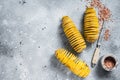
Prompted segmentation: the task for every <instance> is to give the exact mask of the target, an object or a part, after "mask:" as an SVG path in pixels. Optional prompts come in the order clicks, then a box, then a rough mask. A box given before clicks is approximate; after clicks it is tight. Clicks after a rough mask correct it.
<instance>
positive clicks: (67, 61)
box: [55, 49, 90, 78]
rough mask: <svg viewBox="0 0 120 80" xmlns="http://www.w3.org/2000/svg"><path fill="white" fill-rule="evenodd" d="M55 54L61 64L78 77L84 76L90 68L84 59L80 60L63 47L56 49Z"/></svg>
mask: <svg viewBox="0 0 120 80" xmlns="http://www.w3.org/2000/svg"><path fill="white" fill-rule="evenodd" d="M55 56H56V58H57V59H58V60H59V61H60V62H61V63H62V64H64V65H65V66H66V67H68V68H69V69H70V70H71V71H72V72H73V73H74V74H76V75H77V76H79V77H82V78H85V77H87V76H88V74H89V73H90V68H89V67H88V65H87V64H86V63H85V62H84V61H82V60H80V59H79V58H77V57H76V56H75V55H73V54H72V53H70V52H68V51H67V50H65V49H58V50H56V51H55Z"/></svg>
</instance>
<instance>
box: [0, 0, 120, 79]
mask: <svg viewBox="0 0 120 80" xmlns="http://www.w3.org/2000/svg"><path fill="white" fill-rule="evenodd" d="M102 1H103V3H104V4H105V5H106V6H107V7H108V8H109V9H110V10H111V12H112V19H113V22H111V21H110V22H106V24H105V28H108V29H110V33H111V36H110V39H109V41H105V40H104V39H103V38H102V46H101V54H100V56H103V55H104V54H106V53H112V54H114V55H116V56H117V57H118V59H119V60H120V50H119V49H120V42H119V41H120V34H119V33H120V23H119V22H120V14H119V12H120V6H119V5H120V0H102ZM25 2H26V3H24V4H23V3H22V0H0V80H83V79H82V78H78V77H77V76H75V75H73V74H72V73H71V72H70V71H69V70H68V69H67V68H65V67H64V66H63V65H61V64H60V63H59V62H58V60H56V58H55V57H54V51H55V50H56V49H58V48H61V47H63V48H69V47H68V45H69V44H68V42H67V40H66V38H65V36H64V33H63V31H62V29H61V26H60V24H61V18H62V16H64V15H69V16H70V17H71V18H72V19H73V20H74V22H75V24H76V25H77V27H78V29H79V30H80V31H82V20H83V13H84V11H85V8H86V7H85V6H86V4H87V3H86V2H85V1H84V0H51V1H50V0H26V1H25ZM104 30H105V29H104ZM102 36H103V34H102ZM94 48H95V43H94V44H92V45H91V44H90V45H88V47H87V49H86V50H84V51H83V52H82V54H80V55H78V57H80V58H82V59H83V60H84V61H86V62H87V64H88V65H89V66H90V62H91V58H92V54H93V51H94ZM69 49H70V48H69ZM84 80H120V65H119V66H118V68H117V69H116V70H115V71H113V72H110V73H108V72H105V71H104V70H102V68H101V66H100V63H98V64H97V66H96V67H95V68H91V73H90V75H89V76H88V77H87V78H85V79H84Z"/></svg>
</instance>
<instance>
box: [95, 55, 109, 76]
mask: <svg viewBox="0 0 120 80" xmlns="http://www.w3.org/2000/svg"><path fill="white" fill-rule="evenodd" d="M101 58H102V57H101ZM101 58H100V59H99V61H98V64H97V65H96V68H95V74H96V76H97V77H98V78H105V77H110V76H111V71H105V70H104V69H103V68H102V65H101Z"/></svg>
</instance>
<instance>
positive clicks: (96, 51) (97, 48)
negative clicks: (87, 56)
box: [92, 21, 104, 67]
mask: <svg viewBox="0 0 120 80" xmlns="http://www.w3.org/2000/svg"><path fill="white" fill-rule="evenodd" d="M103 25H104V21H103V23H102V27H101V29H100V33H99V37H98V40H97V44H96V48H95V50H94V54H93V57H92V67H94V66H95V65H96V64H97V62H98V59H99V53H100V45H101V44H100V38H101V33H102V30H103Z"/></svg>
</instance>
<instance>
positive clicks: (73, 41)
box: [62, 16, 86, 53]
mask: <svg viewBox="0 0 120 80" xmlns="http://www.w3.org/2000/svg"><path fill="white" fill-rule="evenodd" d="M62 27H63V30H64V32H65V35H66V37H67V38H68V40H69V42H70V45H71V46H72V48H73V49H74V50H75V51H76V52H78V53H80V52H82V51H83V49H85V48H86V43H85V41H84V39H83V37H82V35H81V33H80V32H79V30H78V29H77V28H76V26H75V24H74V23H73V21H72V19H71V18H70V17H68V16H63V18H62Z"/></svg>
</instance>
